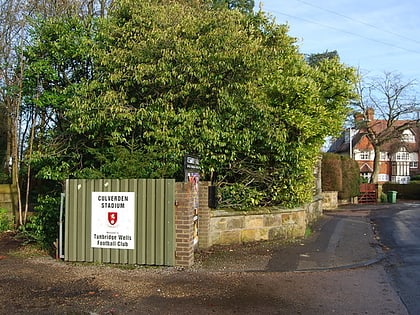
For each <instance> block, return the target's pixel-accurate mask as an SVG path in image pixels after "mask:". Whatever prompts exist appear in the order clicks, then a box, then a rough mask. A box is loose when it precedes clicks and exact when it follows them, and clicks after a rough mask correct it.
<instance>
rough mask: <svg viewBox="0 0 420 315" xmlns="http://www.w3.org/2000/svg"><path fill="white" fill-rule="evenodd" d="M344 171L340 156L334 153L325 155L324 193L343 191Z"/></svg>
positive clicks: (323, 170) (323, 161)
mask: <svg viewBox="0 0 420 315" xmlns="http://www.w3.org/2000/svg"><path fill="white" fill-rule="evenodd" d="M342 177H343V175H342V170H341V160H340V156H339V155H337V154H332V153H325V154H323V156H322V168H321V178H322V191H341V190H342V188H343V185H342V182H343V180H342Z"/></svg>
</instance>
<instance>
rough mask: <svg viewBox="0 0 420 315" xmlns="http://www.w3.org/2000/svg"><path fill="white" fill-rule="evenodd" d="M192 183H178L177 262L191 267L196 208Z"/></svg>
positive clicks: (176, 218)
mask: <svg viewBox="0 0 420 315" xmlns="http://www.w3.org/2000/svg"><path fill="white" fill-rule="evenodd" d="M192 189H193V186H192V184H191V183H176V196H175V200H176V207H175V238H176V245H175V264H176V265H177V266H182V267H191V266H192V265H193V263H194V240H193V235H194V224H193V219H194V209H193V206H194V205H193V198H192Z"/></svg>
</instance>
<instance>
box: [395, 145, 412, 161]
mask: <svg viewBox="0 0 420 315" xmlns="http://www.w3.org/2000/svg"><path fill="white" fill-rule="evenodd" d="M395 160H396V161H410V153H408V152H407V150H406V149H405V148H401V149H400V151H399V152H397V153H396V155H395Z"/></svg>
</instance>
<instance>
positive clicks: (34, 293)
mask: <svg viewBox="0 0 420 315" xmlns="http://www.w3.org/2000/svg"><path fill="white" fill-rule="evenodd" d="M278 246H287V244H284V243H283V244H281V243H275V242H265V243H264V242H263V243H256V244H248V245H246V246H230V247H214V248H212V249H211V250H208V251H205V252H201V253H198V254H197V257H196V261H197V263H196V264H195V266H194V267H193V268H191V269H188V270H183V269H180V268H172V267H132V266H109V265H98V264H81V263H64V262H62V261H57V260H55V259H53V258H51V257H49V256H47V255H44V254H43V253H41V252H38V251H34V250H33V249H31V248H30V247H22V246H21V244H20V242H19V241H17V240H16V239H14V238H13V235H11V234H5V235H3V236H2V237H1V238H0V293H1V294H0V302H1V303H0V313H1V314H193V313H194V314H195V313H198V312H199V313H201V314H404V315H405V314H407V313H406V311H405V308H404V306H403V305H402V304H401V302H400V301H399V298H398V296H397V295H396V293H395V291H394V290H393V289H392V287H391V286H390V285H389V283H388V281H387V276H386V273H385V272H384V269H383V267H382V266H380V265H375V266H371V267H365V268H358V269H352V270H344V271H327V272H301V273H295V272H262V270H263V269H264V267H265V266H266V265H267V263H268V261H269V260H270V257H271V253H272V251H273V250H274V248H277V247H278ZM245 270H254V271H252V272H246V271H245Z"/></svg>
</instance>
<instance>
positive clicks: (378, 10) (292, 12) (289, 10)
mask: <svg viewBox="0 0 420 315" xmlns="http://www.w3.org/2000/svg"><path fill="white" fill-rule="evenodd" d="M255 4H256V6H257V7H258V6H259V5H260V4H261V5H262V9H263V11H265V12H267V13H269V14H270V15H272V16H273V17H274V18H275V21H276V22H277V23H278V24H288V25H289V28H290V30H289V35H290V36H292V37H295V38H296V39H297V45H298V46H299V48H300V49H299V50H300V52H301V53H304V54H311V53H322V52H325V51H334V50H336V51H337V52H338V54H339V56H340V60H341V62H343V63H344V64H346V65H348V66H353V67H356V68H358V69H359V70H360V71H361V73H362V74H364V75H369V76H381V75H383V73H384V72H393V73H396V74H399V75H401V77H402V79H403V80H405V81H411V80H417V81H418V83H419V84H420V4H419V3H418V1H416V0H255Z"/></svg>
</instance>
